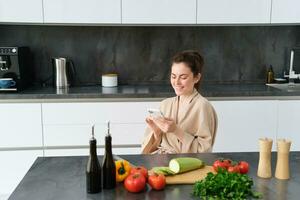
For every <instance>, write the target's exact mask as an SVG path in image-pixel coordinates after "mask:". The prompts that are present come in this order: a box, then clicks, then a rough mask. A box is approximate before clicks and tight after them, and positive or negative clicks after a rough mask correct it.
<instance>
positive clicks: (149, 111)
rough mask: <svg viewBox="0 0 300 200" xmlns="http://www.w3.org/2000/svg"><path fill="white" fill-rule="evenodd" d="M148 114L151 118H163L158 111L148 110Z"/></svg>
mask: <svg viewBox="0 0 300 200" xmlns="http://www.w3.org/2000/svg"><path fill="white" fill-rule="evenodd" d="M148 113H149V114H150V116H152V117H164V115H163V113H162V112H161V111H160V110H159V109H153V108H150V109H148Z"/></svg>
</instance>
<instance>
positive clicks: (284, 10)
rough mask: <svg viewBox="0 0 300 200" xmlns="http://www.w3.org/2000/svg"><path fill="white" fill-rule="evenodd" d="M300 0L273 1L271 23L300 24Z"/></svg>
mask: <svg viewBox="0 0 300 200" xmlns="http://www.w3.org/2000/svg"><path fill="white" fill-rule="evenodd" d="M299 8H300V1H299V0H273V2H272V19H271V23H300V9H299Z"/></svg>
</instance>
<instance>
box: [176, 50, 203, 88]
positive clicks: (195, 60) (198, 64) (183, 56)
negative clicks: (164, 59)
mask: <svg viewBox="0 0 300 200" xmlns="http://www.w3.org/2000/svg"><path fill="white" fill-rule="evenodd" d="M181 62H183V63H185V64H186V65H187V66H188V67H189V68H190V69H191V71H192V73H193V75H194V76H198V74H199V73H200V74H201V77H202V69H203V65H204V60H203V57H202V56H201V55H200V53H199V52H198V51H194V50H185V51H182V52H178V53H176V54H175V55H174V56H173V58H172V59H171V66H172V65H173V63H181ZM200 80H201V79H200ZM200 80H199V81H198V82H197V83H195V85H194V88H196V89H197V90H198V88H199V86H200Z"/></svg>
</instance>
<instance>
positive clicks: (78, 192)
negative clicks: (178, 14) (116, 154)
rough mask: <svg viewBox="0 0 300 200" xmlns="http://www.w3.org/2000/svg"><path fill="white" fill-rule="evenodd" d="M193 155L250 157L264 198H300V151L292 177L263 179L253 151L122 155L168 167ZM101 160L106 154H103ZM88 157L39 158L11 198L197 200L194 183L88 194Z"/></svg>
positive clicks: (251, 173) (210, 159)
mask: <svg viewBox="0 0 300 200" xmlns="http://www.w3.org/2000/svg"><path fill="white" fill-rule="evenodd" d="M178 156H192V157H197V158H200V159H202V160H204V161H205V162H206V163H207V164H208V165H211V164H212V163H213V161H214V160H215V159H217V158H220V157H223V158H230V159H233V160H246V161H248V162H249V164H250V171H249V176H250V177H252V178H253V181H254V187H253V189H254V190H256V191H258V192H261V193H262V194H263V199H272V200H277V199H278V200H285V199H299V196H300V190H299V188H300V182H299V180H300V170H299V166H300V152H291V153H290V174H291V178H290V179H289V180H278V179H276V178H274V177H273V178H271V179H262V178H258V177H257V176H256V170H257V166H258V157H259V154H258V152H251V153H206V154H181V155H176V154H169V155H122V156H121V157H122V158H124V159H127V160H128V161H130V162H131V163H133V164H135V165H144V166H145V167H147V168H151V167H153V166H164V165H165V166H166V165H167V164H168V162H169V160H170V159H171V158H174V157H178ZM99 159H100V161H101V160H102V157H99ZM86 163H87V157H39V158H38V159H37V160H36V161H35V162H34V163H33V165H32V167H31V168H30V170H29V171H28V173H27V174H26V175H25V177H24V178H23V180H22V181H21V182H20V184H19V185H18V187H17V188H16V189H15V191H14V192H13V193H12V195H11V196H10V198H9V200H23V199H30V200H48V199H49V200H50V199H64V200H68V199H70V200H77V199H78V200H83V199H109V200H112V199H139V200H140V199H150V200H152V199H153V200H154V199H155V200H159V199H172V200H177V199H178V200H182V199H196V198H193V197H192V196H191V192H192V188H193V186H192V185H167V186H166V188H165V189H164V190H163V191H152V190H151V189H150V188H149V187H148V188H147V189H146V191H145V192H142V193H138V194H133V193H129V192H127V191H126V190H125V189H124V187H123V186H122V185H121V184H119V185H117V187H116V188H115V189H113V190H103V191H102V192H101V193H98V194H87V193H86V183H85V166H86ZM275 166H276V153H274V152H273V153H272V170H273V174H274V169H275Z"/></svg>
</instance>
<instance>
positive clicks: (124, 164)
mask: <svg viewBox="0 0 300 200" xmlns="http://www.w3.org/2000/svg"><path fill="white" fill-rule="evenodd" d="M115 164H116V181H117V182H122V181H123V180H124V179H125V178H126V177H127V176H128V175H129V173H130V169H131V166H130V163H129V162H128V161H127V160H117V161H115Z"/></svg>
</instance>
